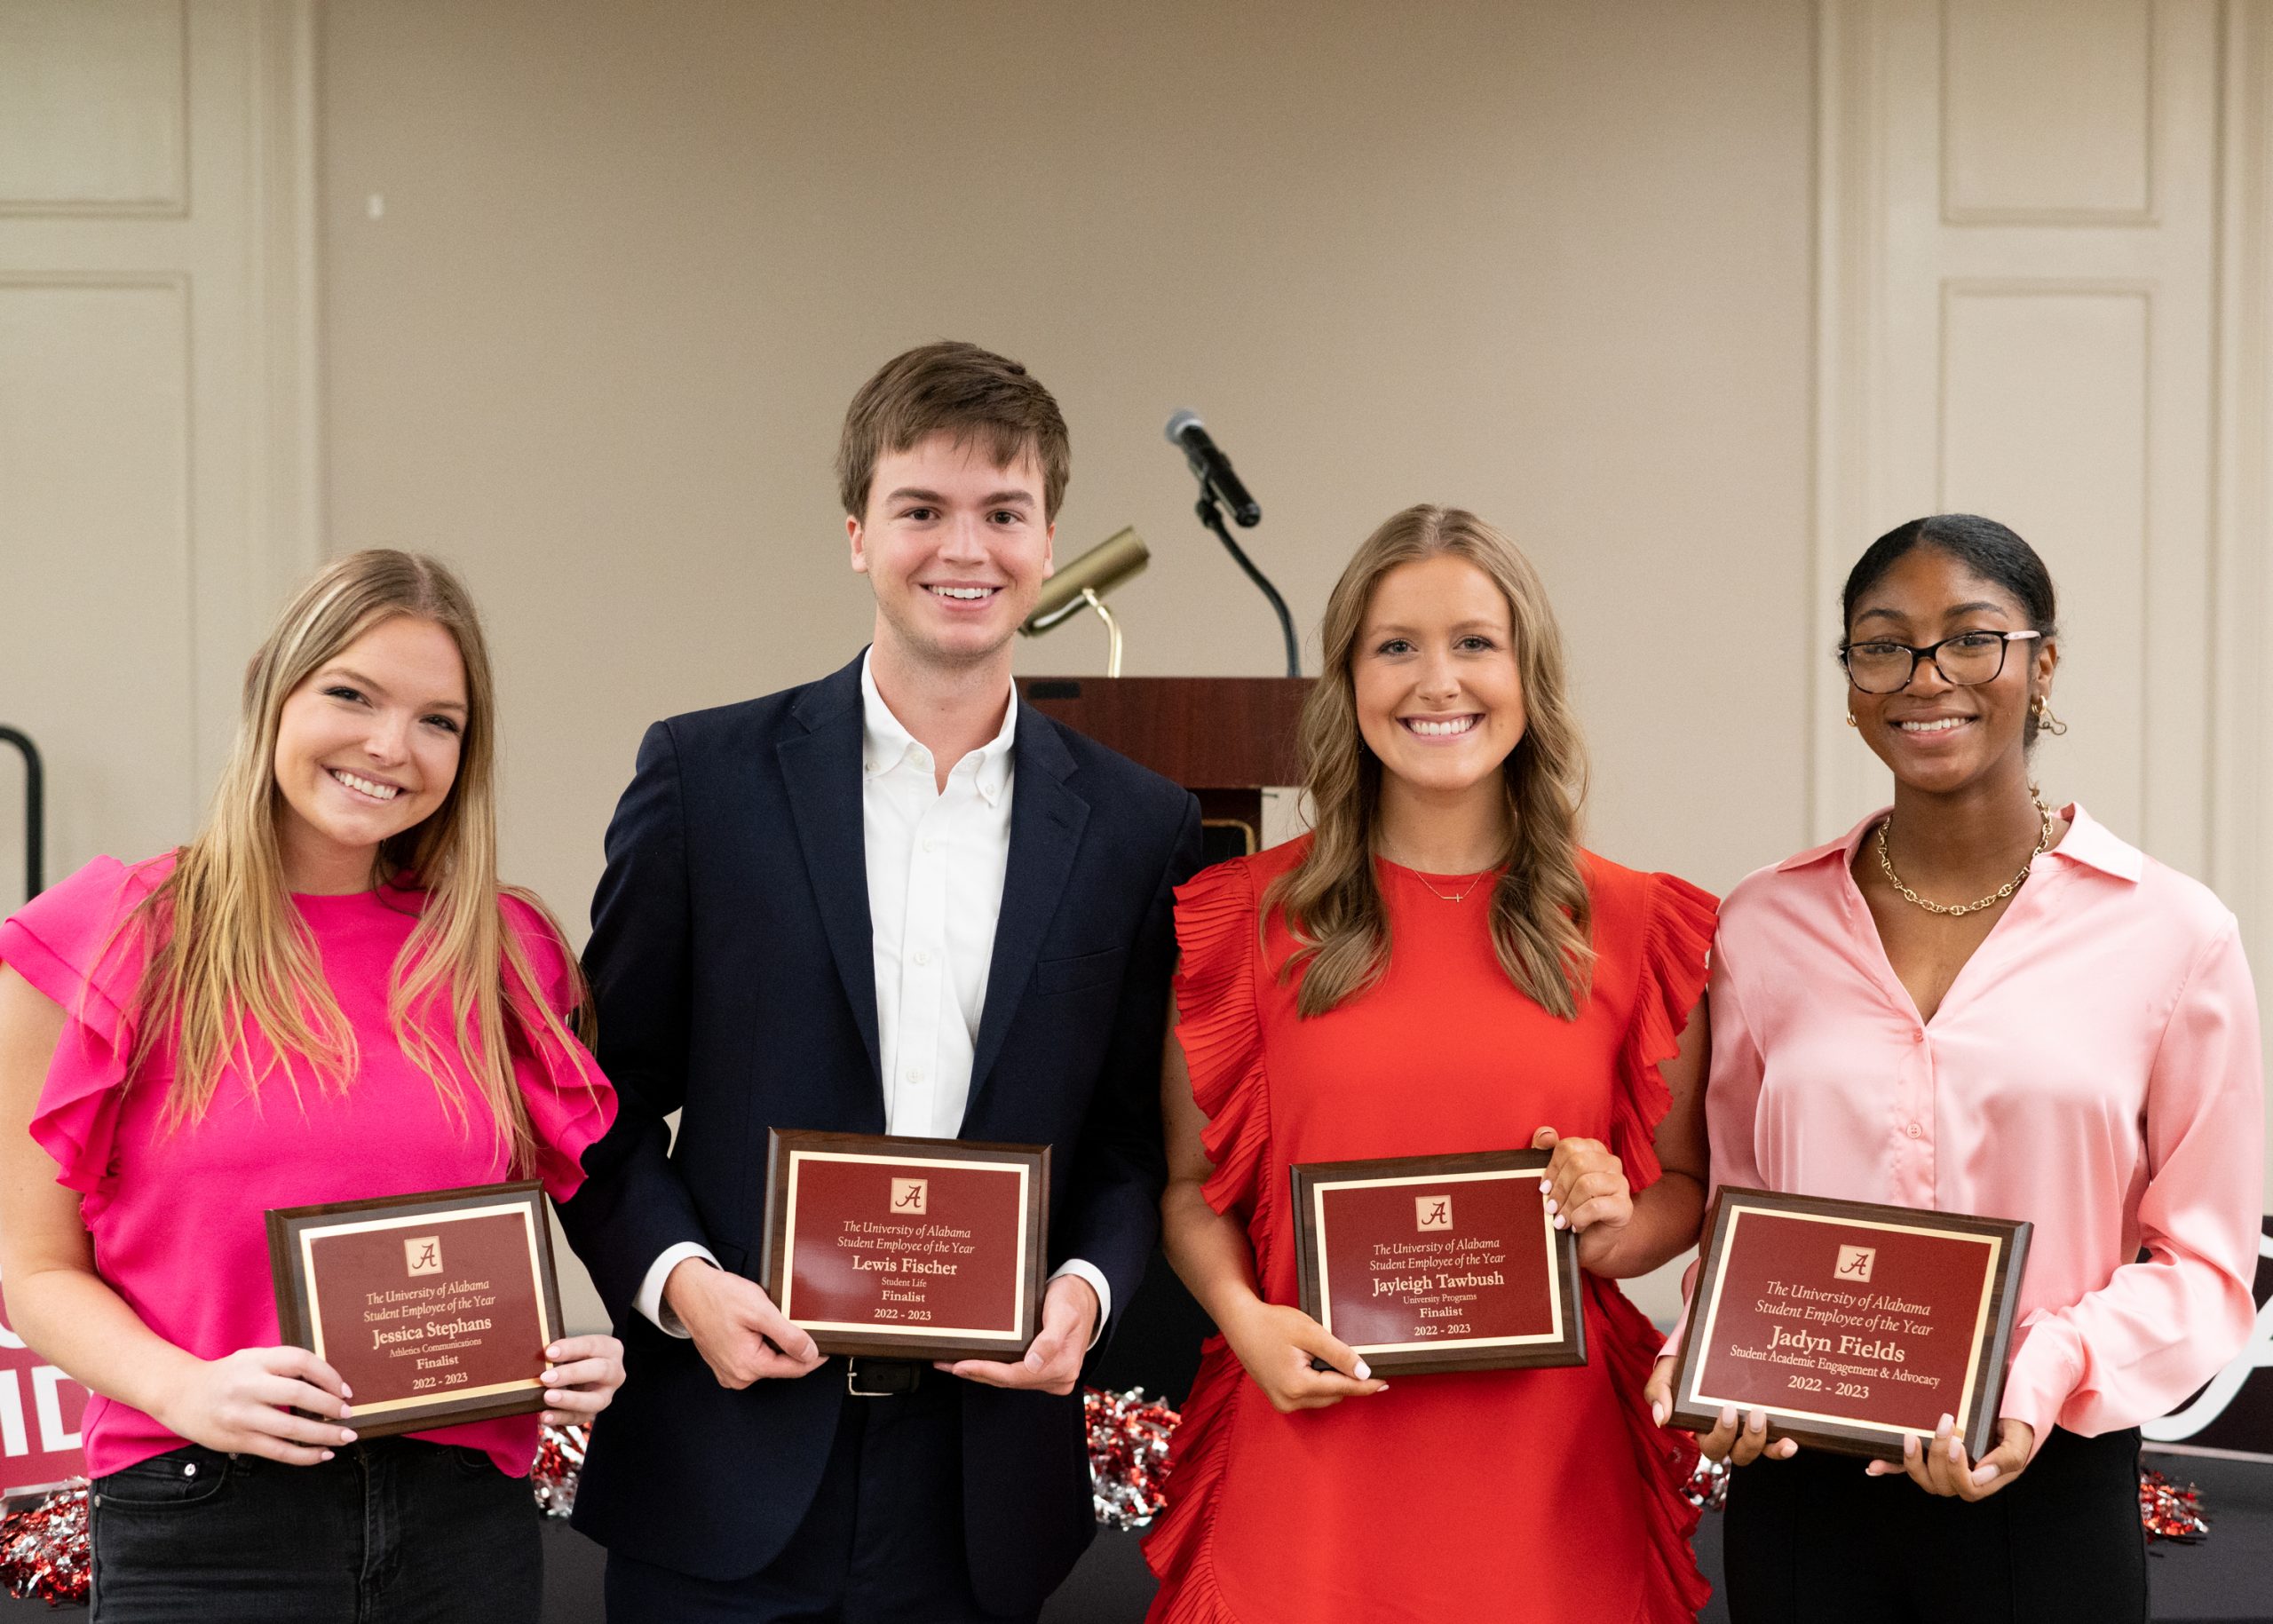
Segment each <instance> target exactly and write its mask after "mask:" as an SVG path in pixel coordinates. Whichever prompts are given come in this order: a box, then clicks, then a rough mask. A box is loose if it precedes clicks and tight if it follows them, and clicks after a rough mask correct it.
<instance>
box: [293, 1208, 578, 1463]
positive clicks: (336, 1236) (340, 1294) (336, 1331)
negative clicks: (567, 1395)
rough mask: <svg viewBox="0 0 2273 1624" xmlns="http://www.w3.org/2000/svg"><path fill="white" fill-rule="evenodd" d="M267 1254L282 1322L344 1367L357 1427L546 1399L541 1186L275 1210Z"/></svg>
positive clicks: (512, 1407) (460, 1415) (552, 1297)
mask: <svg viewBox="0 0 2273 1624" xmlns="http://www.w3.org/2000/svg"><path fill="white" fill-rule="evenodd" d="M268 1256H269V1264H270V1267H271V1269H272V1270H273V1273H274V1277H275V1283H276V1323H277V1327H278V1329H279V1330H280V1331H281V1334H282V1335H283V1338H284V1340H285V1341H287V1342H289V1343H294V1344H295V1345H297V1346H299V1347H303V1348H306V1349H308V1350H310V1351H313V1353H314V1354H315V1356H316V1357H317V1358H318V1359H322V1360H323V1361H324V1362H325V1363H327V1364H329V1366H330V1367H332V1368H333V1369H335V1370H337V1372H339V1374H340V1376H341V1378H342V1379H343V1380H344V1381H345V1382H346V1383H347V1385H348V1387H349V1388H350V1389H351V1390H352V1391H353V1394H354V1397H353V1398H352V1399H351V1400H350V1403H351V1404H352V1406H353V1414H351V1415H349V1416H348V1418H347V1420H346V1422H345V1423H344V1424H345V1425H346V1426H350V1427H352V1428H353V1429H354V1430H355V1431H356V1433H357V1434H358V1435H359V1436H360V1437H363V1438H384V1437H387V1436H389V1435H390V1434H392V1433H397V1432H423V1431H428V1430H432V1429H433V1428H436V1427H448V1426H455V1425H457V1424H458V1423H459V1422H469V1421H487V1420H490V1419H492V1418H494V1417H496V1416H500V1415H520V1414H527V1413H528V1412H530V1411H533V1410H541V1409H543V1407H544V1384H543V1380H542V1377H543V1374H544V1370H545V1358H544V1351H545V1349H546V1348H548V1347H550V1345H551V1344H552V1343H554V1342H556V1341H557V1340H558V1338H559V1336H560V1335H561V1329H560V1286H559V1282H558V1279H557V1277H556V1276H555V1275H554V1273H553V1265H552V1235H551V1231H550V1229H549V1228H548V1227H547V1225H546V1223H545V1213H544V1187H543V1185H542V1184H536V1183H534V1182H527V1183H519V1184H479V1185H474V1186H472V1187H470V1188H467V1189H463V1190H436V1191H430V1192H425V1193H424V1194H418V1195H396V1196H388V1197H386V1198H384V1199H383V1200H373V1201H332V1202H329V1203H327V1204H325V1205H323V1206H320V1207H286V1208H274V1209H272V1210H271V1211H270V1212H269V1214H268Z"/></svg>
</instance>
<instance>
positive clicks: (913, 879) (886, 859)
mask: <svg viewBox="0 0 2273 1624" xmlns="http://www.w3.org/2000/svg"><path fill="white" fill-rule="evenodd" d="M860 711H861V728H860V731H861V749H860V757H861V761H860V824H861V835H862V837H863V843H862V844H863V847H864V850H865V852H866V854H867V871H868V875H867V877H868V924H869V930H870V932H871V938H872V940H873V942H874V952H875V977H876V1044H877V1059H878V1062H879V1065H880V1066H881V1069H882V1072H883V1089H884V1131H885V1132H887V1133H892V1134H907V1135H915V1136H917V1137H925V1138H936V1139H952V1138H955V1137H958V1136H960V1134H961V1133H962V1118H963V1110H964V1107H965V1106H966V1105H969V1104H970V1066H971V1058H972V1055H973V1052H974V1050H976V1048H977V1046H978V1021H979V1016H980V1013H981V1011H982V1010H985V1008H986V976H987V971H988V970H989V969H990V968H991V967H992V965H993V963H994V927H995V924H996V923H997V921H998V920H999V919H1000V918H1001V916H1002V876H1003V875H1004V873H1005V872H1006V871H1007V869H1008V868H1009V867H1010V788H1011V775H1012V771H1013V767H1014V762H1013V759H1012V753H1011V748H1010V747H1011V745H1012V744H1013V743H1014V742H1015V741H1016V739H1017V737H1018V693H1017V691H1016V690H1015V689H1013V690H1012V692H1011V693H1010V703H1009V704H1008V705H1007V706H1006V707H1005V708H1004V709H1003V714H1002V729H1001V731H999V732H998V733H995V735H994V738H993V739H991V740H989V741H987V742H986V743H985V744H983V745H981V746H980V747H979V748H978V749H975V750H973V751H971V752H970V754H969V755H967V756H965V757H963V758H962V760H961V761H958V762H957V763H955V764H954V766H953V767H952V768H951V769H949V771H948V772H947V783H946V788H944V789H942V788H939V778H938V770H939V769H938V764H937V763H936V761H934V759H933V757H932V755H931V751H930V750H929V749H926V748H924V746H923V744H921V743H919V742H918V741H916V739H915V735H914V734H912V733H909V732H908V731H907V728H906V727H904V726H902V725H900V720H899V717H896V716H894V715H892V713H891V707H889V706H888V705H886V704H885V703H884V701H883V695H882V694H880V693H877V692H876V680H875V677H874V676H873V675H872V674H871V672H870V670H869V661H867V660H866V659H864V660H862V661H861V662H860ZM689 1257H701V1258H703V1259H706V1260H707V1261H709V1262H710V1263H713V1264H715V1263H717V1258H716V1257H714V1256H711V1254H710V1252H709V1248H705V1247H703V1246H701V1244H699V1243H697V1242H695V1241H691V1240H685V1241H681V1242H679V1243H678V1244H677V1246H673V1247H669V1248H665V1249H664V1251H663V1252H662V1254H661V1256H658V1257H657V1258H656V1259H655V1261H654V1263H653V1264H652V1265H650V1267H649V1268H648V1271H647V1275H646V1279H645V1280H644V1281H643V1282H642V1283H641V1286H640V1288H639V1295H638V1298H637V1299H636V1302H637V1306H638V1310H639V1311H640V1312H641V1313H643V1314H645V1315H646V1316H647V1318H648V1319H652V1320H653V1321H654V1322H655V1323H656V1324H657V1325H659V1326H661V1327H662V1328H663V1329H664V1330H666V1331H669V1332H670V1333H671V1334H672V1335H678V1336H684V1335H686V1332H685V1328H684V1327H681V1326H680V1324H679V1323H678V1316H677V1315H676V1314H673V1313H670V1312H669V1311H668V1310H667V1309H666V1308H665V1306H664V1303H663V1300H662V1297H663V1282H664V1281H665V1280H666V1279H669V1276H670V1271H672V1270H673V1269H674V1268H676V1267H677V1265H678V1264H680V1263H681V1262H683V1261H684V1260H685V1259H686V1258H689ZM1059 1274H1072V1275H1075V1276H1078V1277H1079V1278H1080V1279H1083V1280H1086V1281H1088V1282H1089V1287H1090V1288H1091V1289H1092V1290H1094V1291H1095V1292H1096V1293H1097V1329H1098V1330H1099V1331H1102V1330H1103V1329H1104V1327H1105V1319H1106V1318H1107V1317H1108V1316H1109V1315H1110V1314H1111V1312H1112V1306H1113V1288H1112V1287H1110V1286H1108V1285H1107V1284H1106V1283H1105V1276H1104V1274H1103V1273H1101V1272H1100V1271H1098V1270H1097V1268H1096V1267H1094V1266H1093V1265H1091V1264H1089V1263H1088V1262H1086V1261H1085V1260H1083V1259H1081V1258H1078V1257H1074V1258H1068V1259H1067V1260H1066V1261H1065V1263H1064V1264H1060V1265H1059V1267H1058V1269H1057V1274H1053V1275H1052V1276H1051V1277H1050V1278H1051V1279H1057V1275H1059ZM1095 1340H1096V1338H1095V1337H1094V1336H1092V1337H1091V1341H1092V1342H1094V1341H1095Z"/></svg>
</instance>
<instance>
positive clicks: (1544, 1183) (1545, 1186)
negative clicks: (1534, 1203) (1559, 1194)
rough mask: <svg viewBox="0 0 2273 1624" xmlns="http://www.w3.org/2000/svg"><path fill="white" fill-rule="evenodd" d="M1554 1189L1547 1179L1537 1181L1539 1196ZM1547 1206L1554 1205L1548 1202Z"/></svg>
mask: <svg viewBox="0 0 2273 1624" xmlns="http://www.w3.org/2000/svg"><path fill="white" fill-rule="evenodd" d="M1554 1188H1555V1185H1554V1184H1552V1183H1551V1182H1550V1181H1548V1180H1547V1179H1544V1178H1542V1179H1540V1181H1539V1192H1540V1194H1541V1195H1545V1194H1546V1193H1547V1192H1548V1191H1550V1190H1552V1189H1554ZM1553 1205H1555V1203H1554V1202H1552V1201H1549V1202H1548V1206H1549V1207H1552V1206H1553Z"/></svg>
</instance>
